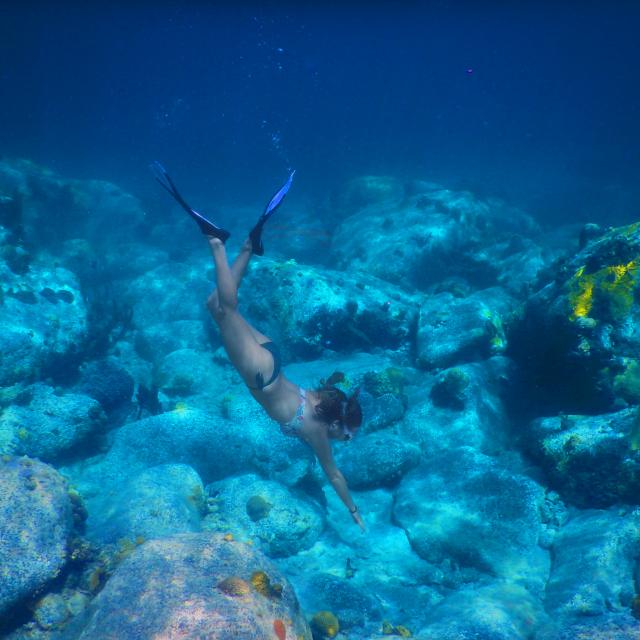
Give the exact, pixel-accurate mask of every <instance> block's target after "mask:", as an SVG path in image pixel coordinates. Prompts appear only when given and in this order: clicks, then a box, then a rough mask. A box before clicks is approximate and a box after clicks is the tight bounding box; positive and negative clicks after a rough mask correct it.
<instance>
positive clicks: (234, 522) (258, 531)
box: [204, 474, 324, 558]
mask: <svg viewBox="0 0 640 640" xmlns="http://www.w3.org/2000/svg"><path fill="white" fill-rule="evenodd" d="M207 492H208V493H209V494H212V493H213V494H215V512H214V513H213V514H212V515H210V516H208V517H207V519H206V522H205V525H204V527H205V528H216V529H217V530H225V531H230V532H231V533H233V534H234V535H235V536H236V537H239V538H241V539H246V538H251V539H252V540H254V541H255V542H256V544H257V545H258V546H259V547H260V548H261V549H262V550H263V551H264V552H265V553H266V554H267V555H268V556H270V557H272V558H278V557H287V556H291V555H294V554H296V553H299V552H300V551H302V550H304V549H309V548H310V547H312V546H313V544H314V543H315V541H316V540H317V539H318V537H319V536H320V534H321V533H322V529H323V526H324V522H323V518H322V517H321V515H320V513H319V510H318V509H317V508H316V507H314V506H312V504H310V503H307V502H304V501H302V500H300V499H299V498H297V497H295V496H294V495H293V494H292V493H291V492H290V491H289V490H287V489H286V488H285V487H283V486H281V485H280V484H278V483H277V482H272V481H267V480H261V479H259V478H258V476H255V475H250V474H247V475H241V476H236V477H233V478H228V479H227V480H223V481H220V482H215V483H213V484H211V485H208V486H207ZM256 496H259V497H260V498H261V499H262V501H263V502H264V503H268V504H269V505H270V508H268V509H266V510H264V509H263V510H262V517H258V518H256V517H254V516H253V515H252V514H253V512H249V509H248V503H249V501H251V500H255V498H256Z"/></svg>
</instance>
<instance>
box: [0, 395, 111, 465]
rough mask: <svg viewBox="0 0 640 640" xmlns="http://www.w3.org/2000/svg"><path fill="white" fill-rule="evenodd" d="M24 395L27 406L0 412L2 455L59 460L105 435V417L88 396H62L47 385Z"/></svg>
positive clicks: (13, 407) (0, 446)
mask: <svg viewBox="0 0 640 640" xmlns="http://www.w3.org/2000/svg"><path fill="white" fill-rule="evenodd" d="M25 394H26V397H27V398H28V401H27V402H26V404H25V405H20V404H13V405H10V406H9V407H7V408H6V409H5V410H4V411H3V412H2V413H0V432H2V436H0V453H15V454H19V455H28V456H31V457H36V458H40V459H41V460H43V461H45V462H51V461H56V460H59V459H60V458H61V457H63V456H64V455H65V454H68V453H69V451H70V450H72V449H73V448H74V447H76V446H78V445H80V444H81V443H82V442H83V441H86V440H87V438H89V437H90V436H96V435H99V434H102V433H103V432H104V429H105V425H106V416H105V415H104V412H103V411H102V408H101V407H100V404H99V403H98V402H97V401H96V400H93V399H92V398H89V397H88V396H86V395H82V394H78V393H64V394H60V393H58V392H57V391H56V390H55V389H53V388H52V387H49V386H47V385H45V384H34V385H31V386H29V387H27V388H26V389H25Z"/></svg>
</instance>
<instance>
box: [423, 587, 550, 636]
mask: <svg viewBox="0 0 640 640" xmlns="http://www.w3.org/2000/svg"><path fill="white" fill-rule="evenodd" d="M547 620H548V617H547V614H546V613H545V611H544V608H543V605H542V602H541V601H540V599H539V598H538V597H536V596H535V595H532V594H531V593H529V592H528V591H527V590H526V589H525V588H524V587H522V586H521V585H517V584H513V583H509V582H506V581H504V582H500V581H496V582H495V583H494V584H491V585H484V586H481V587H480V588H462V589H460V590H459V591H456V592H454V593H453V594H451V595H450V596H449V597H448V598H446V599H445V600H444V601H443V602H441V603H440V604H438V605H437V606H436V607H434V608H433V610H432V611H430V612H429V622H430V624H428V625H427V626H425V627H423V628H422V629H420V633H419V634H418V636H417V637H419V638H421V639H424V640H471V639H473V640H475V639H476V638H477V639H478V640H516V639H520V638H523V639H524V638H533V637H536V638H537V636H534V635H533V634H534V633H535V632H536V630H537V628H538V627H539V626H540V625H541V624H544V623H546V622H547Z"/></svg>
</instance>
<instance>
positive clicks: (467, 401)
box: [398, 356, 515, 455]
mask: <svg viewBox="0 0 640 640" xmlns="http://www.w3.org/2000/svg"><path fill="white" fill-rule="evenodd" d="M514 376H515V366H514V364H513V362H512V361H511V360H509V359H508V358H505V357H504V356H495V357H493V358H489V359H488V360H485V361H484V362H475V363H473V364H464V365H459V366H457V367H453V368H452V369H445V370H444V371H442V372H441V373H440V374H438V375H437V376H436V377H434V378H431V380H425V381H423V382H422V383H421V385H420V387H418V389H419V391H420V393H419V395H418V394H416V397H415V398H414V399H413V401H412V402H411V403H410V405H409V409H408V410H407V412H406V414H405V415H404V417H403V419H402V422H401V423H400V426H399V429H398V431H399V434H400V438H401V439H402V440H403V441H405V442H411V443H414V444H417V445H418V446H419V447H420V448H421V449H422V450H423V451H425V452H426V453H428V454H431V453H435V452H438V451H447V450H450V449H455V448H457V447H461V446H470V447H473V448H475V449H478V450H480V451H482V452H483V453H486V454H489V455H495V454H497V453H498V452H500V451H501V450H502V449H503V447H504V446H505V445H506V443H507V442H508V441H509V439H510V421H509V418H508V415H507V412H506V408H505V406H504V402H503V399H502V398H503V396H505V395H507V394H508V392H509V389H510V386H511V384H512V379H513V378H514Z"/></svg>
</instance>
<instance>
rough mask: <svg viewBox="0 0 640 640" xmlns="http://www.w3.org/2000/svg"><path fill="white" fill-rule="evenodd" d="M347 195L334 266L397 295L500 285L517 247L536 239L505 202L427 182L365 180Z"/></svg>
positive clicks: (334, 243) (334, 249)
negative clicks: (445, 283) (456, 282)
mask: <svg viewBox="0 0 640 640" xmlns="http://www.w3.org/2000/svg"><path fill="white" fill-rule="evenodd" d="M346 190H347V193H345V194H344V195H342V196H341V197H338V198H337V200H338V202H340V203H341V204H342V206H343V208H344V209H345V211H346V212H348V214H351V215H347V217H346V218H344V219H343V220H342V222H341V224H340V226H339V227H338V228H337V229H336V232H335V234H334V237H333V241H332V257H333V259H334V262H335V264H337V266H338V268H340V269H344V270H348V271H361V272H363V273H368V274H371V275H374V276H377V277H378V278H381V279H383V280H387V281H389V282H392V283H394V284H396V285H398V286H400V287H407V286H409V287H414V288H417V289H423V290H425V289H427V288H428V287H430V286H431V285H433V284H434V283H437V282H440V281H442V280H444V279H445V278H448V277H450V276H452V275H454V276H459V277H461V278H464V279H465V280H467V281H468V282H470V283H472V284H473V286H474V287H478V288H485V287H489V286H492V285H495V284H498V282H499V277H500V275H501V272H502V268H501V262H502V261H503V260H506V259H507V258H509V257H510V256H511V255H512V254H516V253H518V252H519V251H521V250H523V249H524V248H525V247H523V246H522V243H521V242H517V241H516V240H517V239H518V238H519V237H520V236H522V235H525V236H526V235H527V234H533V233H535V232H536V231H537V228H536V225H535V223H534V222H533V220H532V219H531V217H529V216H527V215H526V214H524V213H522V212H521V211H518V210H517V209H514V208H513V207H509V206H507V205H506V204H505V203H503V202H499V201H497V200H486V201H483V200H480V199H478V198H475V197H474V196H473V195H472V194H471V193H469V192H464V191H452V190H449V189H445V188H444V187H442V186H440V185H436V184H433V183H429V182H420V181H415V182H412V183H407V184H402V183H399V182H398V181H393V180H392V179H388V178H376V177H371V176H369V177H366V178H362V179H360V182H359V183H357V182H353V181H352V182H351V183H350V184H349V185H347V187H346ZM514 237H515V240H514ZM538 266H542V265H540V264H539V265H538ZM518 275H519V274H516V273H514V274H512V275H511V280H512V281H513V280H515V279H517V278H518ZM523 275H524V277H525V278H527V277H528V278H531V273H525V274H523Z"/></svg>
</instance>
